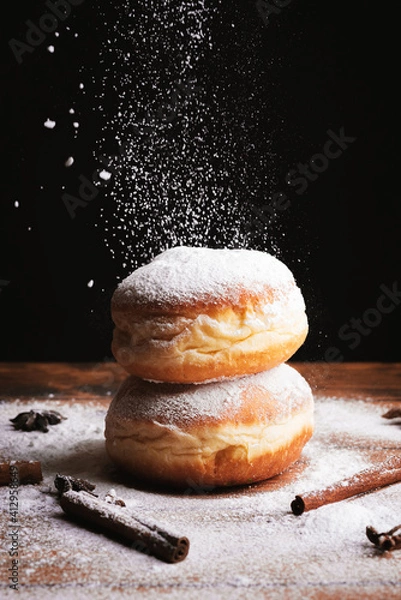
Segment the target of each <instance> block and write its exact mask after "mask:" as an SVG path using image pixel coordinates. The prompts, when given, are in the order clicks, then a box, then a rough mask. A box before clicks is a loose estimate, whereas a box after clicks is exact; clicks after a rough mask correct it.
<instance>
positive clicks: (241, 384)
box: [108, 364, 313, 428]
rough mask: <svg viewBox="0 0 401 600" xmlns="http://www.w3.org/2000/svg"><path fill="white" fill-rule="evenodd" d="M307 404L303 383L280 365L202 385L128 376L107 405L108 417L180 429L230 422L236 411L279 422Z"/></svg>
mask: <svg viewBox="0 0 401 600" xmlns="http://www.w3.org/2000/svg"><path fill="white" fill-rule="evenodd" d="M249 393H251V397H250V398H249V399H247V394H249ZM267 398H268V399H267ZM312 406H313V397H312V391H311V389H310V386H309V384H308V383H307V382H306V380H305V379H304V378H303V377H302V376H301V375H300V374H299V373H298V371H296V370H295V369H294V368H292V367H290V366H289V365H287V364H282V365H279V366H278V367H274V368H273V369H269V370H267V371H263V372H261V373H257V374H255V375H248V376H246V377H238V378H234V379H228V380H223V381H219V382H215V383H205V384H204V385H191V384H163V383H158V384H154V383H151V382H147V381H143V380H140V379H138V378H136V377H129V378H128V379H126V380H125V381H124V382H123V383H122V385H121V386H120V389H119V391H118V392H117V395H116V397H115V398H114V400H113V402H112V404H111V406H110V410H109V414H108V420H109V422H110V420H111V419H116V420H117V422H120V423H121V422H123V421H130V420H132V419H133V420H144V421H153V422H157V423H160V424H163V425H167V426H172V427H174V426H178V425H179V426H181V427H184V428H185V426H191V425H192V424H194V423H197V424H200V423H207V422H212V423H218V422H227V421H233V422H236V421H237V415H238V414H240V415H241V417H240V421H241V422H246V421H249V422H251V423H254V422H260V423H262V422H264V423H269V422H270V421H271V422H275V423H281V422H283V421H287V420H288V419H289V418H290V417H291V415H294V414H297V413H299V412H302V411H304V410H311V407H312Z"/></svg>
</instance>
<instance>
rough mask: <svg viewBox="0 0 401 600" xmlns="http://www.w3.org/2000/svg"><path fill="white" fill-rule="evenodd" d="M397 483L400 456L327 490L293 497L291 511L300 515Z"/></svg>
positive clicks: (400, 473)
mask: <svg viewBox="0 0 401 600" xmlns="http://www.w3.org/2000/svg"><path fill="white" fill-rule="evenodd" d="M399 481H401V456H393V457H392V458H390V459H389V460H386V461H384V462H382V463H379V464H377V465H376V466H375V467H372V468H369V469H364V470H363V471H360V472H359V473H356V474H355V475H353V476H352V477H348V478H347V479H343V480H341V481H338V482H336V483H333V484H332V485H330V486H328V487H327V488H324V489H321V490H317V491H314V492H308V493H306V494H302V495H300V496H295V500H293V501H292V502H291V509H292V512H293V513H294V515H301V514H302V513H303V512H306V511H308V510H314V509H315V508H319V506H324V505H326V504H332V503H334V502H339V501H340V500H345V499H346V498H351V497H352V496H357V495H358V494H366V493H367V492H372V491H373V490H376V489H378V488H381V487H384V486H386V485H391V484H392V483H397V482H399Z"/></svg>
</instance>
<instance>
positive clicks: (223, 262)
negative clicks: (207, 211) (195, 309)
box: [113, 246, 305, 310]
mask: <svg viewBox="0 0 401 600" xmlns="http://www.w3.org/2000/svg"><path fill="white" fill-rule="evenodd" d="M244 292H246V293H247V294H248V295H249V296H251V297H256V296H258V295H260V294H262V295H264V294H266V293H268V294H270V296H273V298H277V299H280V298H283V297H284V296H287V295H288V294H289V293H291V296H292V301H293V304H294V307H296V308H298V309H301V310H302V309H304V307H305V306H304V301H303V298H302V295H301V293H300V291H299V289H298V288H297V287H296V285H295V281H294V277H293V275H292V273H291V271H290V270H289V269H288V267H287V266H286V265H285V264H284V263H283V262H281V261H280V260H278V259H277V258H275V257H274V256H272V255H271V254H268V253H266V252H260V251H258V250H246V249H239V250H228V249H214V248H195V247H189V246H176V247H175V248H170V249H169V250H166V251H165V252H162V253H161V254H159V255H158V256H156V258H155V259H154V260H153V261H152V262H150V263H149V264H147V265H144V266H143V267H140V268H139V269H137V270H136V271H134V272H133V273H132V274H131V275H129V276H128V277H127V278H126V279H124V280H123V281H122V282H121V283H120V285H119V286H118V288H117V290H116V292H115V294H114V298H113V300H114V301H115V302H118V303H123V304H132V305H149V304H150V305H154V306H160V307H166V306H171V307H174V306H177V305H191V304H194V303H198V302H202V303H206V304H215V303H217V302H219V303H220V302H222V300H223V301H224V300H225V301H226V302H228V303H234V304H238V303H240V302H241V297H242V296H243V294H244ZM294 292H296V293H294Z"/></svg>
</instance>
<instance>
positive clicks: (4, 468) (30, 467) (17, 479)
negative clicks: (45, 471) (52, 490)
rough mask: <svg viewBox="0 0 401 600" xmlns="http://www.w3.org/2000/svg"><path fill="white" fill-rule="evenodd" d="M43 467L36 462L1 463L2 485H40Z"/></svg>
mask: <svg viewBox="0 0 401 600" xmlns="http://www.w3.org/2000/svg"><path fill="white" fill-rule="evenodd" d="M42 479H43V476H42V467H41V464H40V462H39V461H36V460H29V461H28V460H12V461H10V462H3V463H0V485H8V484H10V483H14V484H15V485H19V484H26V483H40V482H41V481H42Z"/></svg>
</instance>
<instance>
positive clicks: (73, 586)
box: [0, 397, 401, 600]
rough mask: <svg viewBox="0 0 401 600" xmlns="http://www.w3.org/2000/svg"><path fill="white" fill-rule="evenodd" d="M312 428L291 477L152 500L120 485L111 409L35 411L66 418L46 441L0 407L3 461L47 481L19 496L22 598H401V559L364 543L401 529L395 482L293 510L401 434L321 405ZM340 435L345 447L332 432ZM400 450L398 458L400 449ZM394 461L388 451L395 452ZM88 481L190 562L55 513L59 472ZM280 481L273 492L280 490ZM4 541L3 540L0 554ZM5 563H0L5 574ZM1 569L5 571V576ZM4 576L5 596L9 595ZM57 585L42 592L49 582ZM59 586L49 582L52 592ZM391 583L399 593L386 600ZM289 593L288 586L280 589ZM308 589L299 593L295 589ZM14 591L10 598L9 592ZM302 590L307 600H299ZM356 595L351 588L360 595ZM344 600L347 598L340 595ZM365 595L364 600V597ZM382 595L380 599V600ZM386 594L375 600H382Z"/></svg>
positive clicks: (59, 406)
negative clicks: (110, 442)
mask: <svg viewBox="0 0 401 600" xmlns="http://www.w3.org/2000/svg"><path fill="white" fill-rule="evenodd" d="M315 402H316V431H315V435H314V437H313V438H312V440H311V441H310V442H309V443H308V444H307V445H306V447H305V449H304V451H303V455H302V458H301V460H300V462H299V464H298V465H294V467H293V468H292V470H291V469H290V471H289V473H291V472H292V475H291V477H288V475H287V476H285V475H283V483H282V485H279V484H278V483H279V481H280V478H278V479H275V480H273V482H272V486H271V488H269V483H268V482H267V483H265V484H263V485H262V486H251V487H244V488H240V489H239V488H236V489H232V490H227V491H223V492H217V490H213V489H202V488H201V487H196V486H194V485H191V482H188V489H187V490H186V492H185V493H184V494H181V495H180V494H173V493H167V492H164V493H163V492H160V491H158V492H157V491H150V490H148V489H144V488H142V487H140V486H138V487H137V488H135V487H131V485H130V484H129V483H128V482H123V481H122V480H121V478H120V477H119V476H118V474H117V472H116V471H115V469H114V467H113V466H112V465H111V463H110V461H109V459H108V458H107V456H106V453H105V449H104V439H103V430H104V419H105V415H106V408H102V407H101V406H98V405H96V404H93V405H90V404H82V403H78V402H77V403H75V404H64V403H63V402H55V401H52V402H45V401H40V402H35V401H34V400H32V403H31V405H30V408H33V409H35V410H39V411H40V410H45V409H47V410H49V409H53V410H59V411H60V412H61V413H62V414H63V415H65V416H66V417H67V420H65V421H62V422H61V423H60V424H59V425H56V426H54V427H52V428H51V429H50V430H49V432H48V433H46V434H43V433H42V432H38V431H33V432H29V433H28V432H22V431H15V430H14V429H13V427H12V424H11V423H10V422H9V419H10V418H12V417H14V416H15V415H16V414H17V413H18V412H22V411H23V410H26V404H22V403H19V402H14V403H0V440H1V454H0V456H1V459H2V460H6V459H14V460H17V459H20V460H21V459H22V460H40V461H41V463H42V469H43V473H44V481H43V483H42V484H39V485H36V486H32V485H23V486H20V487H19V490H18V497H19V504H18V519H19V525H20V532H19V541H20V549H19V552H20V554H19V560H20V563H19V564H20V583H21V585H22V588H21V589H22V591H23V590H24V586H26V588H25V594H26V596H25V597H27V598H28V597H29V599H30V600H31V599H34V598H53V597H59V596H60V597H61V596H62V597H63V598H76V597H77V593H78V592H79V590H85V591H86V592H88V593H90V595H91V597H93V598H99V599H100V598H109V597H111V596H112V597H114V596H116V597H119V598H125V597H127V598H129V597H132V595H133V594H134V596H135V595H136V594H138V595H140V597H141V598H145V599H146V598H151V599H153V598H159V597H161V596H162V597H163V593H164V594H165V596H166V597H174V598H189V599H190V600H192V599H194V600H195V599H198V598H199V597H200V596H201V597H202V594H203V597H205V594H206V595H207V597H210V598H230V600H231V598H238V599H240V598H244V597H248V595H252V597H256V598H258V597H260V598H266V597H268V598H269V599H270V598H273V599H276V598H277V599H278V598H283V593H284V592H285V597H286V598H290V599H292V598H294V599H296V598H300V597H302V598H314V597H315V596H314V594H315V592H316V589H315V586H319V585H320V584H321V582H322V581H325V582H326V589H327V592H328V593H329V592H330V587H331V586H335V585H337V586H340V585H341V586H342V587H343V588H344V590H345V591H346V590H347V589H348V588H347V586H349V587H350V588H351V589H352V582H354V581H364V591H363V593H364V594H365V593H366V595H365V596H364V597H367V598H368V597H369V595H368V592H370V591H371V592H372V593H374V592H375V591H377V593H379V594H380V593H382V592H383V585H385V584H386V591H385V595H386V598H392V597H394V598H396V597H397V593H398V594H399V592H400V585H401V580H400V575H399V574H400V569H401V553H400V552H397V551H394V552H393V553H391V554H389V555H387V556H381V555H379V554H378V553H377V552H376V550H375V549H374V548H373V546H372V545H371V544H370V542H369V541H368V540H367V538H366V536H365V528H366V526H367V525H372V526H373V527H375V528H376V529H378V530H380V531H387V530H388V529H390V528H391V527H394V526H395V525H397V524H398V523H399V521H400V484H395V485H393V486H389V487H387V488H383V489H382V490H378V491H376V492H374V493H371V494H366V495H364V496H360V497H357V498H352V499H349V500H345V501H342V502H340V503H337V504H332V505H327V506H323V507H321V508H319V509H317V510H315V511H311V512H309V513H305V514H303V515H301V516H299V517H296V516H294V515H292V513H291V512H290V503H291V501H292V500H293V498H294V496H295V495H296V494H299V493H304V492H307V491H309V490H312V489H320V488H322V487H325V486H327V485H329V484H331V483H333V482H335V481H337V480H339V479H342V478H344V477H348V476H351V475H353V474H354V473H355V472H357V471H360V470H362V469H364V468H366V467H367V466H370V461H369V459H368V458H367V456H366V454H364V453H363V448H362V447H361V446H360V442H361V441H363V440H365V442H367V443H368V442H369V440H370V441H371V442H372V441H373V442H374V445H376V446H378V447H380V446H381V447H386V446H387V447H388V448H391V447H392V448H393V449H394V448H397V447H399V443H400V440H401V430H400V428H399V427H394V426H389V424H388V423H387V422H386V421H384V420H383V419H381V416H380V414H379V410H378V409H377V407H375V406H374V405H372V404H369V403H366V402H360V401H354V400H348V399H334V398H330V397H324V398H316V400H315ZM341 432H345V433H344V439H343V442H342V444H338V443H336V441H335V440H336V439H337V438H336V435H337V434H338V433H341ZM393 452H394V450H393ZM389 453H390V454H391V449H390V450H389ZM57 472H59V473H62V474H68V475H73V476H77V477H81V478H85V479H88V480H89V481H91V482H93V483H95V484H97V488H96V492H97V493H99V494H100V495H103V494H104V493H106V492H107V491H108V490H110V488H114V490H115V492H116V494H117V496H118V497H121V498H123V499H124V500H125V502H126V504H127V510H132V511H133V512H135V514H137V515H138V516H142V517H143V518H144V519H145V518H149V519H152V520H155V521H157V522H158V523H160V525H161V526H163V527H165V528H166V529H171V530H174V531H175V532H177V534H179V535H185V536H187V537H188V538H189V539H190V543H191V547H190V551H189V554H188V557H187V558H186V559H185V561H183V562H182V563H177V564H176V565H169V564H164V563H163V562H160V561H158V560H157V559H155V558H154V557H151V556H147V555H144V554H141V553H139V552H137V551H135V550H133V549H132V548H130V547H129V545H124V544H122V543H119V542H117V541H115V540H112V539H110V538H107V537H106V536H104V535H102V534H99V533H95V532H93V531H90V530H86V529H84V528H83V527H81V526H78V525H77V524H75V523H74V522H71V521H69V520H68V519H67V518H66V517H65V516H64V515H63V512H62V510H61V509H60V507H59V505H58V501H57V496H56V494H55V490H54V486H53V481H54V477H55V475H56V473H57ZM273 484H274V487H273ZM8 493H9V490H8V488H7V487H2V488H0V499H1V506H2V517H1V518H2V532H3V536H4V533H6V531H7V526H8V525H7V524H8V515H7V510H8V509H7V506H8ZM4 544H6V548H7V547H8V542H7V540H6V538H5V537H3V546H4ZM8 563H9V555H8V554H7V553H3V554H2V558H1V565H2V567H1V568H2V570H3V569H4V567H6V568H8V567H9V564H8ZM3 572H5V571H4V570H3ZM5 581H6V580H5V578H2V580H1V581H0V591H1V595H2V597H11V595H10V592H14V591H13V590H7V584H6V582H5ZM46 583H47V584H52V587H49V585H48V587H46V586H45V585H44V584H46ZM53 584H54V585H53ZM389 585H392V586H393V587H392V589H393V590H394V595H391V593H390V590H389V587H388V586H389ZM284 586H285V587H284ZM300 590H302V593H301V592H300ZM14 593H15V592H14ZM300 593H301V596H300V595H299V594H300ZM359 593H361V590H360V589H359V590H355V594H356V595H355V596H354V597H357V594H359ZM344 597H345V596H344ZM359 597H362V596H359ZM375 597H376V596H375ZM377 597H379V596H377Z"/></svg>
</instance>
